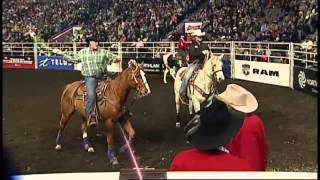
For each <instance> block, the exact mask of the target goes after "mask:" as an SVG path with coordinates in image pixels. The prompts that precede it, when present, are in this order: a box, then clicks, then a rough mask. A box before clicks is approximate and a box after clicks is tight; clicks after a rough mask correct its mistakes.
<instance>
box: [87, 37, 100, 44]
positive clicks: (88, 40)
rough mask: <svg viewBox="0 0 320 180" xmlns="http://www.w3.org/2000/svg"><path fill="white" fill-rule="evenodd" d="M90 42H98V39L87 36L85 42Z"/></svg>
mask: <svg viewBox="0 0 320 180" xmlns="http://www.w3.org/2000/svg"><path fill="white" fill-rule="evenodd" d="M90 41H94V42H99V37H98V36H97V35H92V36H88V37H87V38H86V42H87V43H89V42H90Z"/></svg>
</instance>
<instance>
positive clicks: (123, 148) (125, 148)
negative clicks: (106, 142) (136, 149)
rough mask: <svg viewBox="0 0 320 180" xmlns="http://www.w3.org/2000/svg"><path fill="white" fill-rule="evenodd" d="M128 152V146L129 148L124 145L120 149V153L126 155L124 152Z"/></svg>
mask: <svg viewBox="0 0 320 180" xmlns="http://www.w3.org/2000/svg"><path fill="white" fill-rule="evenodd" d="M127 150H128V146H127V145H123V146H122V147H121V148H120V150H119V152H120V153H124V152H126V151H127Z"/></svg>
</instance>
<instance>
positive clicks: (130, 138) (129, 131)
mask: <svg viewBox="0 0 320 180" xmlns="http://www.w3.org/2000/svg"><path fill="white" fill-rule="evenodd" d="M130 120H131V118H130V117H127V118H126V119H124V122H122V123H121V126H122V128H123V129H124V130H125V133H126V135H127V140H128V144H129V146H131V145H132V142H133V138H134V135H135V132H134V129H133V128H132V125H131V123H130ZM128 148H129V147H128V145H127V142H125V144H124V145H123V146H122V147H121V148H120V152H125V151H127V150H128ZM131 148H132V147H131Z"/></svg>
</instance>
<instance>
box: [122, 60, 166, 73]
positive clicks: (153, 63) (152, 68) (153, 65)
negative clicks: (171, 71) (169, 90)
mask: <svg viewBox="0 0 320 180" xmlns="http://www.w3.org/2000/svg"><path fill="white" fill-rule="evenodd" d="M135 60H136V61H137V63H142V64H143V67H144V72H146V73H162V72H163V70H164V64H163V62H162V59H160V58H139V59H135ZM129 61H130V59H129V58H124V59H123V60H122V68H123V69H126V68H127V67H128V62H129Z"/></svg>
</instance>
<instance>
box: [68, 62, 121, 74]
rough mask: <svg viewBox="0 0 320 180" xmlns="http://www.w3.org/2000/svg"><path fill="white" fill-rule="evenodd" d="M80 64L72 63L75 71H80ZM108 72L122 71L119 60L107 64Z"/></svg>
mask: <svg viewBox="0 0 320 180" xmlns="http://www.w3.org/2000/svg"><path fill="white" fill-rule="evenodd" d="M81 68H82V64H81V63H78V64H74V70H76V71H81ZM107 70H108V72H121V71H122V66H121V61H120V62H118V63H111V65H108V66H107Z"/></svg>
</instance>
